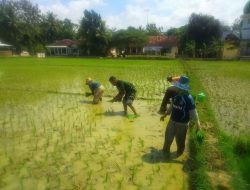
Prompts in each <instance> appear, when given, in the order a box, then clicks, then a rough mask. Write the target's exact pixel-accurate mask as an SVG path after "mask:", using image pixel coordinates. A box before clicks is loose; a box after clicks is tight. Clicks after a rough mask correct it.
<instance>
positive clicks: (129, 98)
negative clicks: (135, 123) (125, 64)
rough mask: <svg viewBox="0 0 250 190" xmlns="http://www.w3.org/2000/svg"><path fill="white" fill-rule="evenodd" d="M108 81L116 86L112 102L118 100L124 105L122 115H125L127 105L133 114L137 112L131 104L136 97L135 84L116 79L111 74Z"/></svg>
mask: <svg viewBox="0 0 250 190" xmlns="http://www.w3.org/2000/svg"><path fill="white" fill-rule="evenodd" d="M109 82H110V83H111V84H112V85H113V86H116V87H117V90H118V94H117V95H116V96H115V97H114V98H113V100H112V101H113V102H120V101H122V103H123V107H124V115H127V113H128V111H127V107H129V108H130V109H131V110H132V111H133V113H134V114H135V115H137V112H136V110H135V108H134V106H133V101H134V100H135V97H136V88H135V86H134V85H133V84H132V83H130V82H126V81H122V80H118V79H117V78H116V77H114V76H111V77H110V78H109Z"/></svg>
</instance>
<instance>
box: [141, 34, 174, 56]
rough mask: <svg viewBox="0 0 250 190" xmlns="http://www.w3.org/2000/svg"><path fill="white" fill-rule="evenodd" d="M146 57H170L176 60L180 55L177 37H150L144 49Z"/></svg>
mask: <svg viewBox="0 0 250 190" xmlns="http://www.w3.org/2000/svg"><path fill="white" fill-rule="evenodd" d="M143 53H144V54H146V55H157V56H168V57H172V58H175V57H176V55H177V54H178V46H177V37H176V36H149V37H148V43H147V44H146V46H145V47H144V48H143Z"/></svg>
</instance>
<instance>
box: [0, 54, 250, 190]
mask: <svg viewBox="0 0 250 190" xmlns="http://www.w3.org/2000/svg"><path fill="white" fill-rule="evenodd" d="M186 64H188V66H189V67H190V69H192V70H193V71H194V72H195V73H196V74H197V75H198V76H199V78H200V80H201V82H202V84H203V86H204V87H205V89H206V92H207V96H208V97H209V100H210V101H211V104H212V107H213V110H214V111H215V113H216V117H217V118H218V121H219V122H220V124H221V126H222V128H223V130H225V131H227V132H228V133H230V134H233V135H240V134H242V133H243V134H247V135H249V133H250V130H249V123H250V121H249V105H248V103H249V96H248V94H249V89H250V88H249V84H250V83H249V80H250V76H249V73H250V72H249V71H250V65H249V62H230V63H227V62H202V61H200V62H198V61H192V62H191V61H189V62H187V63H186ZM181 74H184V68H183V65H182V62H181V61H178V60H169V61H156V60H140V61H139V60H112V59H71V58H46V59H37V58H0V113H1V114H0V189H4V190H12V189H13V190H16V189H21V190H26V189H32V190H33V189H41V190H43V189H62V190H63V189H65V190H68V189H72V190H75V189H84V190H85V189H97V190H99V189H101V190H102V189H108V190H109V189H145V190H146V189H153V190H157V189H164V190H165V189H169V190H172V189H173V190H186V189H189V176H188V167H187V165H186V163H187V162H186V161H187V159H188V157H189V150H188V147H187V148H186V151H185V154H184V155H183V156H181V157H179V158H176V156H175V154H176V152H175V151H176V145H175V144H173V145H172V147H171V152H172V154H171V159H170V160H167V159H166V158H165V156H164V155H163V154H162V152H161V149H162V145H163V142H164V133H165V127H166V123H167V120H168V119H166V121H165V122H160V116H159V115H158V114H157V111H158V109H159V106H160V100H161V98H162V96H163V94H164V92H165V89H166V88H167V86H169V85H170V84H169V83H167V82H166V80H165V79H166V76H168V75H181ZM110 75H115V76H117V77H118V78H119V79H123V80H126V81H130V82H132V83H134V84H135V86H136V88H137V91H138V94H137V100H136V101H135V107H136V109H137V111H138V113H139V114H140V117H138V118H136V119H129V118H127V117H124V116H123V115H122V114H123V113H122V110H123V108H122V104H121V103H111V102H108V100H110V99H111V98H112V97H113V96H114V95H115V94H116V93H117V91H116V89H115V88H114V87H112V86H111V85H110V84H109V82H108V78H109V76H110ZM87 77H92V78H93V79H96V80H97V81H99V82H101V83H102V84H103V85H104V86H105V88H106V91H105V95H104V96H105V97H104V99H103V101H102V103H101V104H99V105H92V104H91V100H92V99H91V97H88V98H86V97H85V96H84V93H85V92H89V89H88V87H87V86H86V85H85V79H86V78H87ZM242 97H244V98H242ZM198 111H202V110H198ZM201 122H202V121H201Z"/></svg>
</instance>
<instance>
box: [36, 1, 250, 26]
mask: <svg viewBox="0 0 250 190" xmlns="http://www.w3.org/2000/svg"><path fill="white" fill-rule="evenodd" d="M247 1H248V0H33V1H32V2H35V3H37V4H38V5H39V8H40V9H41V10H42V12H44V13H46V12H47V11H50V12H53V13H55V14H56V15H57V16H58V18H60V19H64V18H69V19H71V20H72V21H73V22H74V23H79V20H80V19H81V18H82V16H83V10H84V9H93V10H94V11H96V12H97V13H99V14H100V15H101V17H102V19H103V20H105V21H106V24H107V25H108V26H109V27H110V28H117V29H120V28H126V27H127V26H135V27H137V26H143V27H144V26H145V25H146V24H147V22H148V23H155V24H157V26H158V27H159V26H162V27H164V29H166V28H170V27H179V26H182V25H184V24H186V23H187V22H188V18H189V16H190V14H191V13H193V12H195V13H203V14H209V15H213V16H214V17H215V18H217V19H219V20H221V21H222V22H223V23H225V24H228V25H231V24H232V23H233V21H234V20H235V19H236V18H238V17H239V16H241V15H242V13H243V8H244V6H245V4H246V2H247Z"/></svg>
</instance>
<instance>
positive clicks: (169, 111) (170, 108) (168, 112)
mask: <svg viewBox="0 0 250 190" xmlns="http://www.w3.org/2000/svg"><path fill="white" fill-rule="evenodd" d="M172 107H173V103H171V105H170V106H169V108H168V109H167V111H166V112H165V113H164V115H163V116H161V121H164V119H165V117H167V115H170V114H171V112H172Z"/></svg>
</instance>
